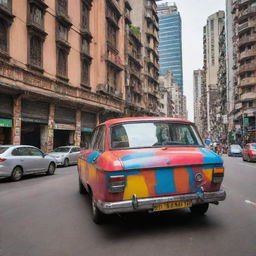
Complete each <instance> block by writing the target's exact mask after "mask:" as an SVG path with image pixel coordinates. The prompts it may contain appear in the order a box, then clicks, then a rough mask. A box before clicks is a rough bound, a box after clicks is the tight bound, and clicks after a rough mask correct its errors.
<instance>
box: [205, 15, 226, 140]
mask: <svg viewBox="0 0 256 256" xmlns="http://www.w3.org/2000/svg"><path fill="white" fill-rule="evenodd" d="M224 18H225V13H224V12H223V11H219V12H217V13H214V14H212V15H211V16H209V17H208V19H207V24H206V26H205V31H204V33H205V34H204V36H205V40H204V48H205V60H206V61H205V76H206V77H205V78H206V84H205V85H206V88H205V89H206V107H207V112H206V114H207V131H208V133H210V134H211V136H212V137H213V138H215V137H216V136H217V134H218V131H217V130H216V122H217V114H218V113H219V111H220V109H219V105H218V98H219V88H218V71H219V54H220V50H219V39H220V34H221V32H222V31H223V27H224Z"/></svg>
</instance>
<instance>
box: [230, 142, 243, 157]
mask: <svg viewBox="0 0 256 256" xmlns="http://www.w3.org/2000/svg"><path fill="white" fill-rule="evenodd" d="M228 156H242V148H241V146H240V145H238V144H232V145H230V146H229V149H228Z"/></svg>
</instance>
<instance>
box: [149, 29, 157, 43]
mask: <svg viewBox="0 0 256 256" xmlns="http://www.w3.org/2000/svg"><path fill="white" fill-rule="evenodd" d="M146 34H148V35H150V36H152V37H153V38H154V39H155V40H156V41H157V42H159V36H158V33H157V31H154V30H153V28H147V30H146Z"/></svg>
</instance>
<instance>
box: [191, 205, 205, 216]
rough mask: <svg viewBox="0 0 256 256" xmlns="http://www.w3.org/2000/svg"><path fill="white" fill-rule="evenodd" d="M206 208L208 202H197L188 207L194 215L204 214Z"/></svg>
mask: <svg viewBox="0 0 256 256" xmlns="http://www.w3.org/2000/svg"><path fill="white" fill-rule="evenodd" d="M208 208H209V204H208V203H206V204H198V205H194V206H192V207H190V211H191V213H192V214H195V215H204V214H205V213H206V212H207V210H208Z"/></svg>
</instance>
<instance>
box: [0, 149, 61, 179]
mask: <svg viewBox="0 0 256 256" xmlns="http://www.w3.org/2000/svg"><path fill="white" fill-rule="evenodd" d="M55 168H56V161H55V159H54V158H53V157H51V156H48V155H46V154H44V153H43V152H42V151H41V150H40V149H38V148H36V147H33V146H26V145H19V146H18V145H3V146H0V177H11V179H12V180H13V181H18V180H20V179H21V178H22V176H23V175H26V174H32V173H42V172H45V173H46V174H49V175H53V174H54V172H55Z"/></svg>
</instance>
